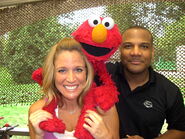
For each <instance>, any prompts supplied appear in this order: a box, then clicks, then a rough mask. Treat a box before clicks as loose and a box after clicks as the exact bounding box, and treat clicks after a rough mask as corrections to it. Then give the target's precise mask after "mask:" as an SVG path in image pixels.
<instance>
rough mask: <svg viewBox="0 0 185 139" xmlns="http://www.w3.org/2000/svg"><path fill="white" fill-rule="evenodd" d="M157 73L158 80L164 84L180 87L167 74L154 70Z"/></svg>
mask: <svg viewBox="0 0 185 139" xmlns="http://www.w3.org/2000/svg"><path fill="white" fill-rule="evenodd" d="M154 73H155V75H156V80H157V81H158V82H160V83H162V85H164V86H167V87H169V86H170V87H174V88H178V87H177V85H176V84H175V83H173V82H172V81H171V80H169V79H168V78H167V77H166V76H165V75H163V74H161V73H159V72H156V71H154Z"/></svg>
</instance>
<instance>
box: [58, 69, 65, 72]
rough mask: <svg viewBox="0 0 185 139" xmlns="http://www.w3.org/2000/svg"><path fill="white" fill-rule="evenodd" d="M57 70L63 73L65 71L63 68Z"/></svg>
mask: <svg viewBox="0 0 185 139" xmlns="http://www.w3.org/2000/svg"><path fill="white" fill-rule="evenodd" d="M58 72H61V73H64V72H66V70H65V69H60V70H58Z"/></svg>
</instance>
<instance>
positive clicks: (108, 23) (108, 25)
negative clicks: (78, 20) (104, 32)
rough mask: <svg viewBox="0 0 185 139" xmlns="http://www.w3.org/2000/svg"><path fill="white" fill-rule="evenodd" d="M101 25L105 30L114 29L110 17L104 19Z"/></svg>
mask: <svg viewBox="0 0 185 139" xmlns="http://www.w3.org/2000/svg"><path fill="white" fill-rule="evenodd" d="M102 24H103V25H104V26H105V28H106V29H108V30H110V29H112V28H113V27H114V20H113V19H112V18H111V17H105V18H104V19H103V21H102Z"/></svg>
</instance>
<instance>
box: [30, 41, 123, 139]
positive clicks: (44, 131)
mask: <svg viewBox="0 0 185 139" xmlns="http://www.w3.org/2000/svg"><path fill="white" fill-rule="evenodd" d="M42 69H43V74H42V76H43V81H42V91H43V93H44V94H45V96H44V97H43V99H40V100H39V101H37V102H35V103H34V104H32V106H31V107H30V109H29V129H30V136H31V138H37V139H43V138H44V139H47V138H48V139H57V138H62V139H63V138H67V137H69V138H70V139H76V138H79V139H93V138H95V139H104V138H107V136H108V138H109V137H110V138H111V139H112V138H113V139H117V138H118V131H119V130H118V115H117V112H116V109H115V106H112V107H111V108H110V109H109V110H107V111H106V112H103V111H102V109H100V108H99V107H97V105H96V103H95V100H94V94H93V93H94V88H93V85H92V82H93V77H94V76H93V68H92V66H91V64H90V63H89V61H88V60H87V58H86V56H85V54H84V53H83V52H82V47H81V45H80V43H78V42H77V41H76V40H74V39H72V38H65V39H63V40H61V41H60V42H59V43H57V44H56V45H54V46H53V47H52V48H51V49H50V51H49V53H48V55H47V57H46V59H45V62H44V65H43V68H42ZM113 129H114V130H113ZM99 131H101V132H99ZM53 132H55V133H53Z"/></svg>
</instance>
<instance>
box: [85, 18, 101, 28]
mask: <svg viewBox="0 0 185 139" xmlns="http://www.w3.org/2000/svg"><path fill="white" fill-rule="evenodd" d="M88 23H89V26H91V27H95V26H97V25H98V24H100V23H101V19H100V17H98V16H93V17H91V18H89V20H88Z"/></svg>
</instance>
